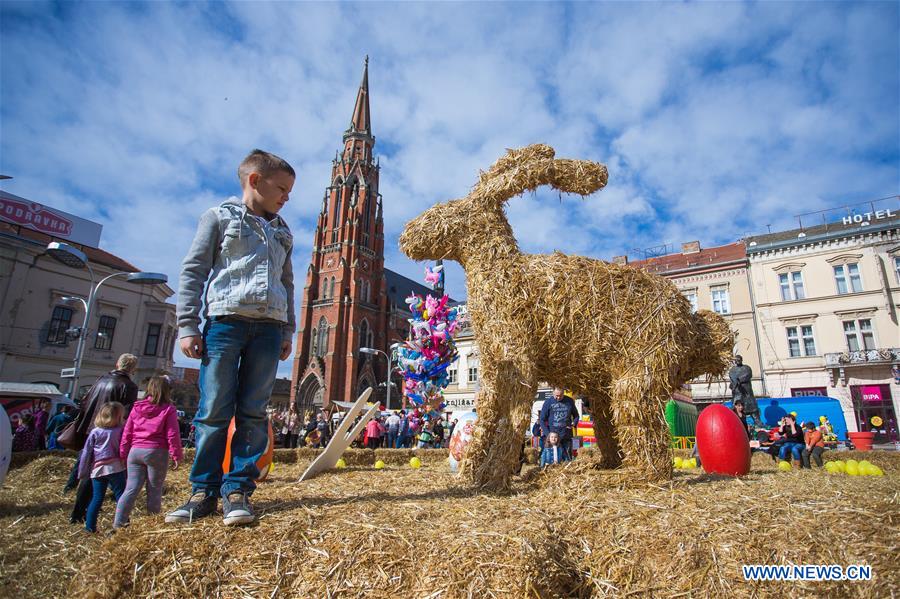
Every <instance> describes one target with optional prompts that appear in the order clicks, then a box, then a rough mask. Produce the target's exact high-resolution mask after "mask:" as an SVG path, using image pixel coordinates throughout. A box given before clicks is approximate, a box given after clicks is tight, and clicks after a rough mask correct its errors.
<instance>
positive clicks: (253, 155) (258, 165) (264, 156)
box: [238, 149, 297, 184]
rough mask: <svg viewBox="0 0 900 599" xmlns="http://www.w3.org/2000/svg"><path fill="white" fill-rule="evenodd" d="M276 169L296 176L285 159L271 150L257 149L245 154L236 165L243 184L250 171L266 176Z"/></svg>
mask: <svg viewBox="0 0 900 599" xmlns="http://www.w3.org/2000/svg"><path fill="white" fill-rule="evenodd" d="M278 171H284V172H285V173H287V174H289V175H290V176H292V177H294V178H296V177H297V174H296V173H295V172H294V167H292V166H291V165H290V164H288V162H287V160H285V159H284V158H281V157H279V156H276V155H275V154H272V153H271V152H266V151H263V150H259V149H257V150H253V151H252V152H250V153H249V154H247V157H246V158H244V159H243V160H242V161H241V165H240V166H239V167H238V179H240V180H241V184H243V183H244V181H246V180H247V177H248V176H250V173H259V174H260V175H262V176H268V175H271V174H272V173H276V172H278Z"/></svg>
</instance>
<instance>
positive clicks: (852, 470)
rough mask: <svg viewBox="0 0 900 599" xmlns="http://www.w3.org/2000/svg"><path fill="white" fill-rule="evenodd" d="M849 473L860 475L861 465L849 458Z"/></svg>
mask: <svg viewBox="0 0 900 599" xmlns="http://www.w3.org/2000/svg"><path fill="white" fill-rule="evenodd" d="M847 474H849V475H850V476H859V465H858V464H857V463H856V462H853V463H852V464H851V463H850V460H847Z"/></svg>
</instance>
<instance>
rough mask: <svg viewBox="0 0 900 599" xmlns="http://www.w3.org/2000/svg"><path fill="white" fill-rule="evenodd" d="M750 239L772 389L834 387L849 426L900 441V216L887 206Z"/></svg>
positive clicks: (821, 391)
mask: <svg viewBox="0 0 900 599" xmlns="http://www.w3.org/2000/svg"><path fill="white" fill-rule="evenodd" d="M745 241H746V244H747V254H748V257H749V261H750V278H751V281H752V293H753V296H754V302H755V304H756V320H757V329H758V331H759V345H760V350H761V355H762V363H763V364H762V366H763V369H764V371H765V377H766V385H767V387H768V391H769V394H770V395H771V396H772V397H790V396H802V395H827V396H828V397H832V398H835V399H838V400H839V401H840V403H841V407H842V410H843V412H844V417H845V420H846V422H847V426H848V429H849V430H850V431H852V432H855V431H870V430H871V431H875V432H876V440H877V441H896V440H898V435H897V428H898V427H897V414H898V413H900V367H898V364H900V328H898V321H897V312H898V308H900V305H898V304H900V216H898V215H897V213H896V211H892V210H881V211H878V212H877V213H876V212H872V213H869V215H868V216H867V217H865V218H861V217H858V216H854V217H845V218H843V219H840V220H837V221H836V222H832V223H826V224H823V225H819V226H816V227H811V228H805V229H795V230H791V231H784V232H779V233H773V234H768V235H761V236H756V237H750V238H748V239H746V240H745Z"/></svg>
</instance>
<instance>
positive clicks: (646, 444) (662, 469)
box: [612, 372, 672, 481]
mask: <svg viewBox="0 0 900 599" xmlns="http://www.w3.org/2000/svg"><path fill="white" fill-rule="evenodd" d="M668 396H669V394H668V393H667V391H666V390H665V389H660V386H659V384H658V382H656V381H654V379H653V378H652V377H651V376H650V375H649V374H648V373H643V372H638V373H629V374H626V375H624V376H622V377H620V378H619V379H617V380H616V381H615V382H614V383H613V389H612V413H613V419H614V421H615V426H616V431H617V433H618V440H619V443H620V444H621V446H622V452H623V454H624V460H623V463H622V465H623V466H624V467H626V468H628V469H630V470H633V471H635V472H637V473H638V475H639V477H640V478H641V479H643V480H647V481H662V480H669V479H671V478H672V458H671V451H670V449H669V428H668V426H667V425H666V420H665V416H664V414H665V410H664V405H665V401H666V398H667V397H668Z"/></svg>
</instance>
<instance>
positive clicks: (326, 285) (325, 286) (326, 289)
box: [319, 278, 328, 300]
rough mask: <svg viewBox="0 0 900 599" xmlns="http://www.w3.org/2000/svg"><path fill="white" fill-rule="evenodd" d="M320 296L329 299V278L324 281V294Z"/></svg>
mask: <svg viewBox="0 0 900 599" xmlns="http://www.w3.org/2000/svg"><path fill="white" fill-rule="evenodd" d="M319 297H320V298H322V299H323V300H324V299H328V279H327V278H326V279H325V280H323V281H322V294H321V295H320V296H319Z"/></svg>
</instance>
